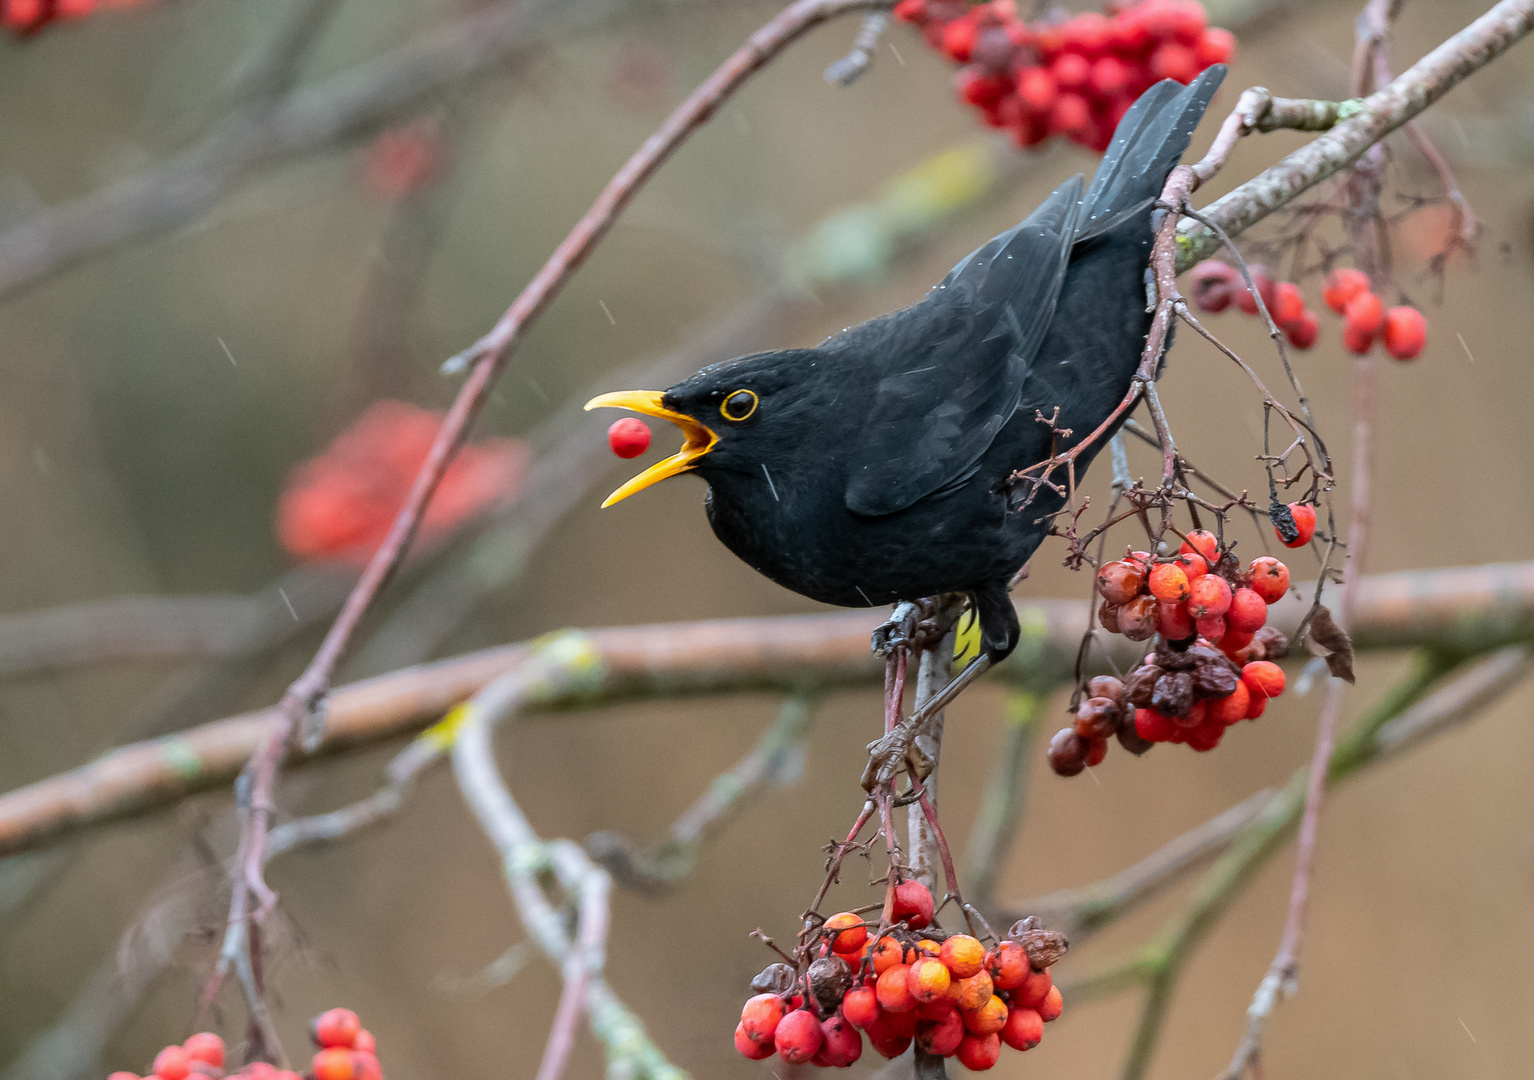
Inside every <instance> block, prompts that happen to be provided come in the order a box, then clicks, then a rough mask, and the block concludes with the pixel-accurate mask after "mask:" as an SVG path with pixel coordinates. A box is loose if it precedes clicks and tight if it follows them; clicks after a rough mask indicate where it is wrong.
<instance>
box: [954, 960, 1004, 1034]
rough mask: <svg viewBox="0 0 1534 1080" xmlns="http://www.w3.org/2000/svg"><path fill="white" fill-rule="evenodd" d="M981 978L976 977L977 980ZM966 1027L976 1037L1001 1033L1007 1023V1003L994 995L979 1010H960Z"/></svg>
mask: <svg viewBox="0 0 1534 1080" xmlns="http://www.w3.org/2000/svg"><path fill="white" fill-rule="evenodd" d="M979 977H980V976H978V975H976V976H975V978H977V979H978V978H979ZM959 1015H960V1016H962V1017H963V1018H964V1027H965V1028H966V1029H967V1030H968V1031H969V1032H970V1033H971V1034H974V1035H990V1034H991V1033H993V1032H997V1031H1000V1030H1001V1029H1002V1028H1003V1027H1005V1026H1006V1023H1007V1003H1006V1002H1005V1001H1003V1000H1001V998H999V997H997V996H996V995H995V994H992V995H991V996H990V998H988V999H987V1000H986V1003H985V1004H984V1005H982V1006H980V1008H978V1009H960V1010H959Z"/></svg>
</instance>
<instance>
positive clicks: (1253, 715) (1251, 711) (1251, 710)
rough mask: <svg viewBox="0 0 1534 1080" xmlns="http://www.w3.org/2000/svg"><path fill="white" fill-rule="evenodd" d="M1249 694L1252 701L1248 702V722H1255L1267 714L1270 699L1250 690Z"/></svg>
mask: <svg viewBox="0 0 1534 1080" xmlns="http://www.w3.org/2000/svg"><path fill="white" fill-rule="evenodd" d="M1247 693H1248V694H1249V695H1250V699H1249V700H1248V702H1247V706H1246V718H1247V719H1248V720H1255V719H1257V718H1258V717H1259V716H1261V715H1262V714H1263V713H1265V712H1267V710H1268V699H1267V696H1266V695H1264V694H1253V693H1251V691H1250V690H1248V691H1247Z"/></svg>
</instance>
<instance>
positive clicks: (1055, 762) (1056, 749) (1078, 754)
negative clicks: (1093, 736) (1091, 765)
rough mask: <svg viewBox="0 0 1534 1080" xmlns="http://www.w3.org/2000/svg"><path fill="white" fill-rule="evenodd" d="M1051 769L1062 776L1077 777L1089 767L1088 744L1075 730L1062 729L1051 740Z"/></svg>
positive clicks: (1049, 756) (1049, 754) (1048, 755)
mask: <svg viewBox="0 0 1534 1080" xmlns="http://www.w3.org/2000/svg"><path fill="white" fill-rule="evenodd" d="M1046 756H1047V757H1048V758H1049V767H1050V768H1051V769H1053V770H1055V772H1056V774H1058V775H1060V776H1075V775H1076V774H1077V773H1079V772H1081V770H1082V769H1085V768H1086V767H1087V743H1086V740H1085V739H1083V738H1082V737H1081V736H1080V735H1077V734H1076V731H1075V729H1074V728H1061V729H1060V730H1059V731H1057V732H1055V737H1054V738H1052V739H1050V740H1049V752H1048V754H1047V755H1046Z"/></svg>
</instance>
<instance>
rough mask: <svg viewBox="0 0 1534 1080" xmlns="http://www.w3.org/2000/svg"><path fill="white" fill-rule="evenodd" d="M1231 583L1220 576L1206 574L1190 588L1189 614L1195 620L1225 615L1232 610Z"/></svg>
mask: <svg viewBox="0 0 1534 1080" xmlns="http://www.w3.org/2000/svg"><path fill="white" fill-rule="evenodd" d="M1231 596H1232V593H1231V588H1230V583H1229V582H1228V581H1226V580H1225V579H1224V578H1222V577H1220V576H1219V575H1218V574H1205V575H1204V576H1203V577H1201V578H1199V579H1198V580H1196V581H1194V582H1193V583H1192V584H1191V585H1189V586H1188V614H1189V615H1192V616H1193V617H1194V618H1195V619H1207V618H1212V617H1213V616H1215V615H1224V614H1225V613H1226V612H1227V611H1229V610H1230V603H1231Z"/></svg>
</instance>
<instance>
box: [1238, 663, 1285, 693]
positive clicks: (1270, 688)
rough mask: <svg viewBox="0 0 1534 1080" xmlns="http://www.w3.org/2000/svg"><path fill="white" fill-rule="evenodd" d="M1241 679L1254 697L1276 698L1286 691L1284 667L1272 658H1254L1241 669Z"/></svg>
mask: <svg viewBox="0 0 1534 1080" xmlns="http://www.w3.org/2000/svg"><path fill="white" fill-rule="evenodd" d="M1241 681H1242V682H1244V683H1246V688H1247V689H1248V690H1250V691H1251V692H1252V696H1253V697H1270V698H1275V697H1278V695H1280V694H1282V693H1283V692H1284V669H1283V668H1281V667H1279V666H1278V665H1277V664H1275V663H1273V662H1272V661H1271V660H1253V661H1252V662H1251V663H1250V664H1247V665H1246V666H1245V667H1243V668H1242V669H1241Z"/></svg>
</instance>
